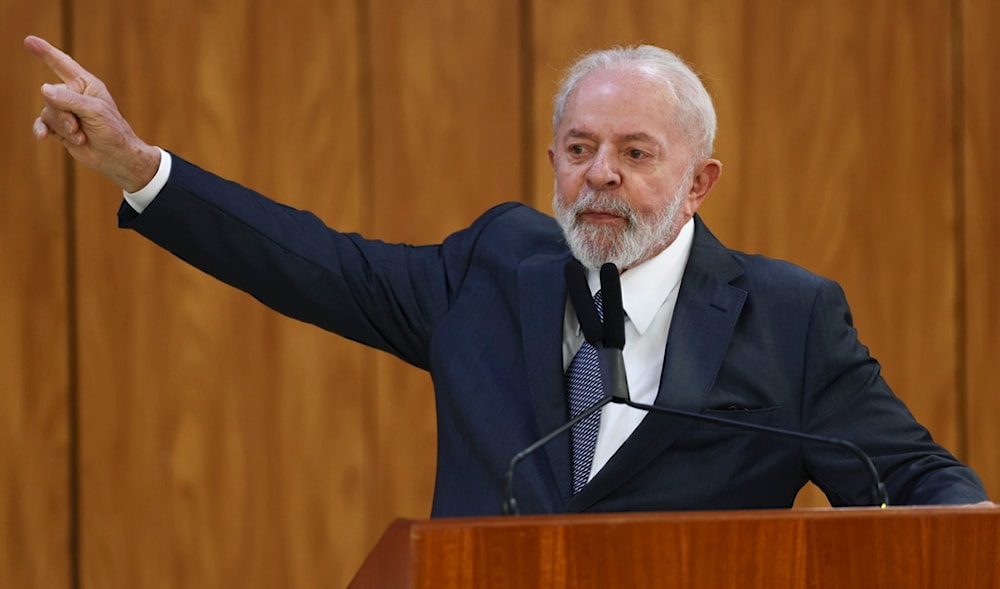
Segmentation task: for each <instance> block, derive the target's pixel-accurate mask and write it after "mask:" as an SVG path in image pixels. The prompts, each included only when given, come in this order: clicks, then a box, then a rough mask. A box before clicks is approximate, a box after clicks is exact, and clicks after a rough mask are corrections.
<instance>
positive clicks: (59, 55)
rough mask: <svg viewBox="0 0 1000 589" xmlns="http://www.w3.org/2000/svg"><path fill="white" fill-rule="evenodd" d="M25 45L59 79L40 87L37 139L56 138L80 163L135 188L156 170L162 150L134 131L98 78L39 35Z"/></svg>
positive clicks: (127, 189) (34, 129) (143, 184)
mask: <svg viewBox="0 0 1000 589" xmlns="http://www.w3.org/2000/svg"><path fill="white" fill-rule="evenodd" d="M24 47H25V48H26V49H27V50H28V51H29V52H30V53H31V54H32V55H34V56H35V57H38V58H39V59H41V60H42V61H44V62H45V63H46V64H47V65H48V66H49V68H51V69H52V71H53V72H54V73H55V74H56V76H57V77H58V78H59V80H60V83H57V84H44V85H42V89H41V92H42V100H43V101H44V104H45V106H44V108H42V112H41V114H40V115H39V116H38V118H37V119H35V123H34V126H33V128H32V130H33V132H34V134H35V137H36V138H37V139H39V140H43V139H46V138H49V137H53V138H55V139H57V140H59V142H60V143H62V145H63V147H65V148H66V151H67V152H69V154H70V155H71V156H73V158H74V159H75V160H76V161H78V162H80V163H81V164H83V165H85V166H87V167H88V168H91V169H93V170H96V171H98V172H100V173H101V174H104V175H105V176H107V177H108V178H109V179H110V180H111V181H112V182H114V183H115V184H117V185H118V186H120V187H121V188H122V189H124V190H126V191H129V192H134V191H136V190H138V189H140V188H142V187H143V186H145V185H146V184H147V183H148V182H149V181H150V180H151V179H152V178H153V176H154V175H155V174H156V170H157V167H158V166H159V163H160V151H159V150H158V149H157V148H156V147H153V146H151V145H148V144H147V143H145V142H144V141H142V140H141V139H139V137H138V136H137V135H136V134H135V132H134V131H133V130H132V127H131V126H130V125H129V124H128V122H127V121H126V120H125V118H124V117H122V115H121V113H120V112H119V111H118V106H117V105H116V104H115V101H114V99H113V98H112V97H111V94H110V93H109V92H108V89H107V87H106V86H105V85H104V82H102V81H101V80H100V79H98V78H97V77H95V76H94V75H93V74H91V73H90V72H88V71H87V70H85V69H84V68H83V67H82V66H81V65H80V64H78V63H77V62H76V61H75V60H73V58H71V57H70V56H69V55H67V54H66V53H64V52H62V51H60V50H59V49H57V48H56V47H53V46H52V45H51V44H50V43H49V42H48V41H46V40H44V39H41V38H38V37H33V36H32V37H27V38H25V40H24Z"/></svg>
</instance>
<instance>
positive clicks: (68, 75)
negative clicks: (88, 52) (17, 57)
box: [24, 35, 90, 83]
mask: <svg viewBox="0 0 1000 589" xmlns="http://www.w3.org/2000/svg"><path fill="white" fill-rule="evenodd" d="M24 48H25V49H27V50H28V52H29V53H31V54H32V55H34V56H35V57H38V58H41V60H42V61H44V62H45V63H46V64H47V65H48V66H49V67H50V68H51V69H52V71H53V72H55V74H56V75H57V76H59V79H61V80H62V81H63V82H66V83H69V82H71V81H73V80H76V79H79V78H81V77H89V76H90V72H88V71H87V70H85V69H83V66H81V65H80V64H78V63H77V62H76V61H75V60H74V59H73V58H72V57H70V56H69V55H67V54H66V53H63V52H62V51H61V50H60V49H58V48H56V47H55V46H53V45H52V44H51V43H49V42H48V41H46V40H45V39H42V38H41V37H35V36H34V35H30V36H28V37H25V39H24Z"/></svg>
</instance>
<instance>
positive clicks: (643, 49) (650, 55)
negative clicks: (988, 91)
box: [552, 45, 717, 158]
mask: <svg viewBox="0 0 1000 589" xmlns="http://www.w3.org/2000/svg"><path fill="white" fill-rule="evenodd" d="M628 69H633V70H639V71H642V72H644V73H647V74H649V75H650V76H652V77H653V78H654V79H656V80H658V81H660V82H662V83H663V86H664V88H665V90H666V91H667V93H668V95H669V96H670V97H671V99H672V100H673V103H674V104H675V105H676V107H677V118H678V122H679V123H680V125H681V129H682V130H683V132H684V133H685V134H686V135H687V136H688V137H689V138H690V139H691V140H692V141H693V142H694V144H695V146H696V147H697V148H698V149H697V153H698V155H700V156H701V157H706V158H707V157H710V156H711V155H712V150H713V147H712V146H713V143H714V142H715V129H716V124H717V123H716V115H715V107H714V106H713V105H712V97H711V96H710V95H709V93H708V90H706V89H705V86H704V84H702V82H701V79H700V78H699V77H698V74H696V73H695V72H694V70H692V69H691V68H690V67H689V66H688V65H687V64H686V63H684V60H682V59H681V58H680V57H678V56H677V55H675V54H674V53H672V52H670V51H667V50H666V49H661V48H660V47H656V46H653V45H638V46H631V47H612V48H611V49H604V50H600V51H594V52H592V53H588V54H586V55H584V56H583V57H581V58H580V59H579V60H577V62H576V63H574V64H573V65H572V66H570V68H569V69H568V70H567V72H566V75H565V77H564V78H563V80H562V83H561V84H560V86H559V91H558V92H557V93H556V96H555V100H554V105H553V111H552V132H553V134H555V133H556V130H557V129H558V128H559V123H560V122H562V118H563V114H565V111H566V102H567V101H568V100H569V96H570V94H572V93H573V90H575V89H576V87H577V86H578V85H579V84H580V82H581V81H582V80H583V79H584V78H586V77H587V76H589V75H590V74H592V73H595V72H602V71H615V70H628Z"/></svg>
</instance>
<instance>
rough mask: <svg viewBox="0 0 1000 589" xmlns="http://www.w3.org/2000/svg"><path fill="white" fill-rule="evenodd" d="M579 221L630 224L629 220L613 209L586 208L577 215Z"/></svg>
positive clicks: (598, 223)
mask: <svg viewBox="0 0 1000 589" xmlns="http://www.w3.org/2000/svg"><path fill="white" fill-rule="evenodd" d="M576 220H577V222H578V223H586V224H588V225H628V223H629V220H628V218H627V217H624V216H622V215H620V214H617V213H613V212H611V211H600V210H585V211H580V212H579V213H578V214H577V215H576Z"/></svg>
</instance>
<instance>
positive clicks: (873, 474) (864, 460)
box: [612, 397, 889, 509]
mask: <svg viewBox="0 0 1000 589" xmlns="http://www.w3.org/2000/svg"><path fill="white" fill-rule="evenodd" d="M612 400H614V401H615V402H616V403H622V404H624V405H627V406H629V407H632V408H633V409H641V410H643V411H649V412H652V413H660V414H663V415H671V416H674V417H683V418H687V419H692V420H694V421H701V422H706V423H714V424H718V425H727V426H730V427H733V428H736V429H740V430H744V431H752V432H757V433H763V434H769V435H774V436H782V437H786V438H793V439H797V440H805V441H809V442H814V443H817V444H825V445H827V446H835V447H837V448H842V449H844V450H847V451H849V452H851V453H852V454H854V456H856V457H857V458H858V461H859V462H861V464H862V465H863V466H864V467H865V470H866V471H867V473H868V476H869V478H870V479H871V487H870V491H871V501H872V505H875V506H878V507H881V508H882V509H885V508H886V507H888V506H889V494H888V492H887V491H886V489H885V485H884V484H883V483H882V479H881V478H879V475H878V470H877V469H876V468H875V464H874V463H873V462H872V459H871V457H870V456H868V454H865V451H864V450H862V449H861V448H859V447H858V446H857V445H856V444H854V443H852V442H848V441H847V440H843V439H840V438H828V437H824V436H817V435H813V434H807V433H805V432H800V431H795V430H790V429H782V428H777V427H771V426H767V425H760V424H756V423H746V422H743V421H737V420H734V419H726V418H724V417H716V416H714V415H706V414H704V413H694V412H692V411H685V410H683V409H673V408H670V407H664V406H661V405H648V404H646V403H636V402H635V401H633V400H631V399H624V400H622V399H619V398H617V397H613V398H612Z"/></svg>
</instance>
